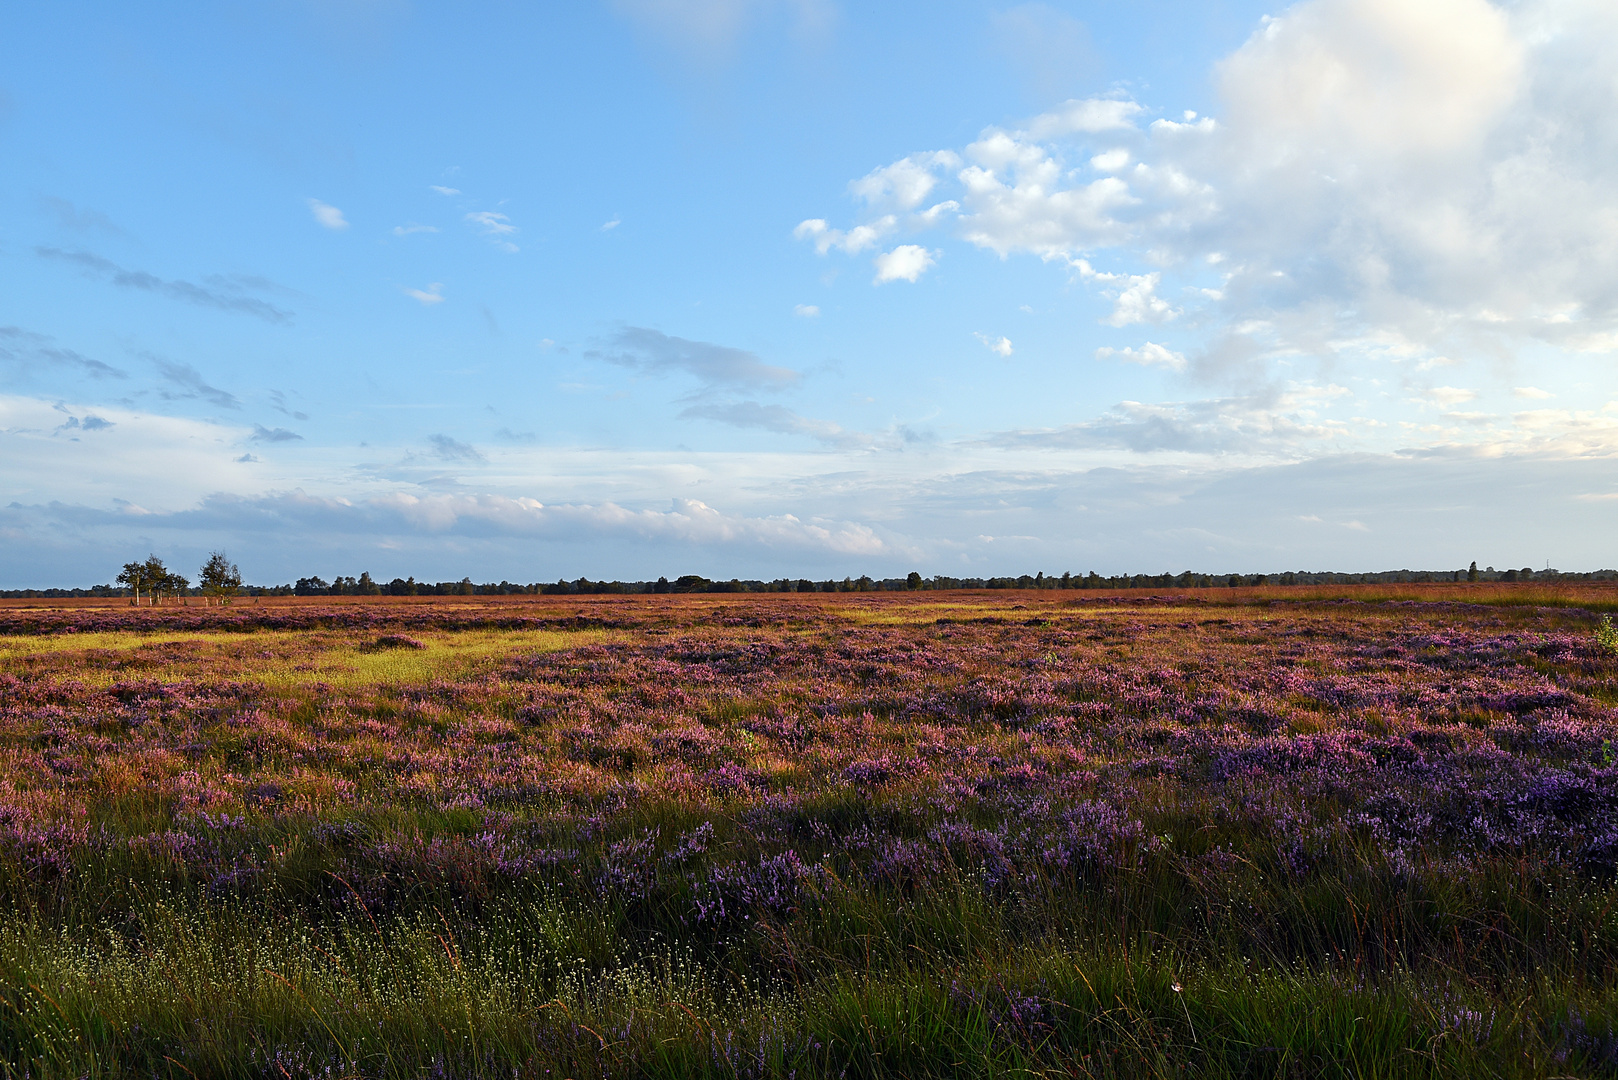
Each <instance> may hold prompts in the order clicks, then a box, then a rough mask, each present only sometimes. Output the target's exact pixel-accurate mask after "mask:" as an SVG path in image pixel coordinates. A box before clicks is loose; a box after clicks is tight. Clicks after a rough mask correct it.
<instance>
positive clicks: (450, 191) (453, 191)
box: [427, 184, 461, 195]
mask: <svg viewBox="0 0 1618 1080" xmlns="http://www.w3.org/2000/svg"><path fill="white" fill-rule="evenodd" d="M427 190H429V191H436V192H438V193H439V194H440V195H459V194H460V193H461V189H460V188H452V187H445V186H444V185H442V184H428V185H427Z"/></svg>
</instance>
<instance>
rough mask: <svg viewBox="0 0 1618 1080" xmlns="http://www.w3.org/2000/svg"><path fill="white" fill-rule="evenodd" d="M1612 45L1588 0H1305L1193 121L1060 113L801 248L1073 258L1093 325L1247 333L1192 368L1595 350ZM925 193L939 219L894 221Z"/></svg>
mask: <svg viewBox="0 0 1618 1080" xmlns="http://www.w3.org/2000/svg"><path fill="white" fill-rule="evenodd" d="M1612 40H1618V8H1614V7H1613V6H1612V5H1610V4H1599V3H1580V2H1576V0H1525V2H1523V3H1521V4H1515V5H1511V6H1497V5H1493V4H1490V3H1488V2H1486V0H1432V2H1431V3H1422V4H1408V3H1401V2H1399V0H1304V2H1302V3H1298V4H1295V5H1293V6H1292V7H1289V8H1287V9H1285V10H1284V11H1283V12H1282V13H1281V14H1280V15H1279V16H1277V17H1275V18H1270V19H1266V20H1265V21H1264V23H1263V24H1262V25H1261V26H1260V27H1259V28H1258V30H1257V31H1256V32H1255V33H1254V34H1253V35H1252V37H1251V38H1250V39H1249V40H1248V41H1247V42H1246V43H1244V44H1243V45H1242V46H1241V47H1240V48H1238V49H1237V50H1236V51H1235V52H1233V53H1232V54H1231V55H1230V56H1228V57H1227V58H1226V59H1225V60H1224V61H1223V62H1221V63H1220V64H1219V65H1218V67H1217V69H1216V71H1215V72H1214V75H1215V81H1216V84H1217V86H1218V88H1219V92H1220V97H1221V101H1222V106H1221V109H1220V113H1219V115H1218V116H1217V117H1198V116H1197V115H1196V114H1195V113H1191V112H1185V113H1179V114H1176V115H1175V116H1174V117H1172V118H1170V117H1164V116H1159V117H1156V118H1155V119H1154V118H1153V117H1152V113H1151V111H1150V110H1148V109H1147V108H1145V107H1144V106H1143V105H1141V104H1140V103H1138V102H1134V101H1131V100H1128V99H1127V98H1123V97H1104V98H1090V99H1083V100H1074V101H1070V102H1067V103H1066V104H1064V105H1062V106H1060V107H1058V108H1056V109H1053V110H1051V111H1050V112H1047V113H1045V114H1043V115H1040V116H1037V117H1034V118H1032V119H1031V120H1029V121H1027V122H1026V123H1023V124H1020V125H1016V126H1014V127H1006V128H999V127H996V128H989V129H986V130H985V131H983V132H982V133H981V134H980V135H979V136H978V138H977V139H976V140H975V141H972V142H971V143H969V144H967V145H965V146H962V147H959V148H941V149H936V150H929V151H924V152H922V153H912V154H908V155H906V156H905V157H903V158H900V159H898V160H896V161H894V162H893V163H892V164H890V165H887V166H883V167H881V168H878V169H875V170H872V171H871V172H870V173H868V174H867V175H866V176H865V177H863V178H861V179H859V180H856V181H854V182H853V184H852V185H851V187H852V189H853V194H854V196H855V200H856V202H857V203H858V204H859V205H861V206H863V207H865V208H866V209H867V210H868V211H869V212H870V213H871V214H872V215H874V216H873V217H871V218H869V219H868V220H866V221H865V222H856V223H855V224H854V225H852V226H840V225H836V224H834V223H833V222H831V221H829V220H826V219H820V218H816V219H811V220H812V221H813V222H815V223H817V224H816V225H815V226H814V227H813V228H812V229H810V230H806V233H808V234H811V235H812V236H813V237H814V238H815V239H816V243H817V246H818V245H820V244H821V243H822V242H825V246H824V247H822V248H821V250H823V251H829V250H832V249H834V248H838V243H839V240H840V238H844V237H848V236H850V235H852V234H853V233H854V231H855V230H857V229H860V228H862V227H877V228H879V229H881V230H882V236H883V237H884V238H886V237H888V236H890V235H892V234H896V233H900V232H902V231H905V230H908V231H910V232H912V233H917V232H926V231H930V230H943V231H945V232H947V233H948V234H950V235H953V236H954V237H956V238H958V239H960V240H963V241H965V242H967V243H970V244H973V245H976V246H978V247H981V248H984V249H986V250H989V251H993V252H995V253H996V254H998V255H1001V256H1003V257H1010V256H1013V255H1018V254H1030V255H1034V256H1037V257H1039V258H1042V259H1046V260H1051V261H1054V262H1057V263H1059V264H1061V265H1067V266H1072V267H1075V268H1077V269H1080V270H1081V277H1083V279H1084V280H1086V281H1087V283H1089V284H1091V285H1092V286H1093V287H1095V288H1096V289H1097V291H1099V292H1102V293H1103V294H1104V295H1105V296H1106V297H1107V298H1109V299H1111V300H1112V301H1113V311H1112V313H1111V315H1110V316H1109V317H1108V318H1106V319H1105V320H1104V321H1105V322H1107V323H1109V324H1111V325H1116V326H1126V325H1134V324H1139V323H1160V322H1163V321H1166V320H1168V319H1171V318H1175V317H1177V316H1180V315H1185V316H1186V317H1187V318H1188V319H1189V318H1190V317H1191V314H1192V313H1193V312H1194V314H1195V319H1194V320H1193V321H1194V323H1195V325H1196V327H1197V332H1198V333H1200V334H1202V335H1204V336H1205V338H1206V339H1207V340H1208V341H1210V343H1212V342H1215V341H1217V340H1218V339H1220V338H1221V337H1226V338H1234V337H1241V338H1245V339H1246V340H1247V341H1248V342H1250V345H1249V346H1247V347H1246V348H1245V359H1243V360H1241V361H1240V362H1236V361H1234V360H1233V359H1232V357H1234V355H1235V353H1234V352H1233V351H1232V350H1231V349H1224V350H1221V349H1217V348H1214V347H1212V344H1210V347H1209V348H1208V349H1206V350H1203V351H1202V352H1199V353H1198V357H1199V359H1198V360H1197V361H1196V362H1195V363H1194V364H1193V366H1194V367H1196V368H1198V370H1199V373H1201V374H1205V375H1212V376H1223V375H1237V374H1244V373H1245V374H1249V375H1250V374H1251V373H1252V371H1251V369H1253V368H1254V367H1255V366H1259V367H1262V366H1263V365H1264V364H1266V363H1268V362H1269V361H1271V360H1274V359H1275V358H1278V357H1283V356H1286V355H1294V356H1295V355H1298V354H1306V355H1313V356H1321V357H1350V358H1355V357H1365V358H1374V357H1377V356H1383V355H1386V354H1387V351H1388V349H1389V348H1398V349H1402V350H1405V351H1406V353H1407V354H1408V355H1409V357H1410V359H1412V360H1413V361H1418V362H1433V363H1436V362H1437V359H1438V358H1441V357H1446V356H1448V357H1453V356H1457V355H1462V356H1475V355H1480V354H1488V355H1495V356H1500V355H1507V354H1510V353H1511V352H1512V351H1514V350H1515V349H1517V348H1519V347H1522V346H1524V345H1526V344H1528V343H1531V342H1545V343H1549V344H1551V345H1554V346H1558V347H1561V348H1563V349H1566V350H1568V352H1569V354H1571V353H1572V352H1573V351H1595V352H1611V351H1615V350H1618V188H1615V187H1614V186H1613V185H1612V184H1611V183H1610V180H1609V178H1610V177H1611V176H1612V175H1614V174H1615V173H1618V91H1615V90H1614V88H1613V84H1612V81H1611V78H1610V58H1609V57H1607V56H1606V50H1605V49H1604V48H1603V47H1602V45H1601V44H1600V43H1603V42H1610V41H1612ZM957 161H958V162H959V165H958V166H957V165H956V162H957ZM927 200H941V201H940V202H939V203H938V205H944V204H945V203H949V204H953V205H954V207H955V209H954V210H951V211H949V212H947V213H945V212H941V213H940V214H938V215H936V216H935V217H934V218H932V219H929V220H922V218H921V216H920V215H918V214H916V213H913V212H907V211H906V210H905V207H906V206H907V205H909V206H919V205H921V202H922V201H927ZM895 215H897V216H896V217H895V219H894V220H893V221H892V222H891V223H888V222H887V221H886V218H888V217H894V216H895ZM879 222H881V223H882V224H880V225H878V224H877V223H879ZM839 250H840V249H839ZM1081 263H1082V266H1081V265H1080V264H1081ZM1142 264H1145V265H1142ZM1086 267H1087V268H1089V269H1090V270H1091V271H1092V272H1091V273H1088V274H1086V273H1084V268H1086ZM1171 281H1172V283H1173V285H1174V291H1173V292H1172V293H1171V292H1169V289H1168V286H1169V284H1170V282H1171ZM1170 295H1172V296H1174V297H1175V299H1173V300H1170V299H1168V298H1167V297H1168V296H1170ZM1181 297H1184V298H1185V301H1184V302H1182V301H1181V299H1180V298H1181ZM1203 357H1206V358H1207V360H1208V364H1209V365H1211V366H1208V367H1207V369H1206V370H1203V365H1204V360H1203V359H1202V358H1203Z"/></svg>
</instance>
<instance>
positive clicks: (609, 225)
mask: <svg viewBox="0 0 1618 1080" xmlns="http://www.w3.org/2000/svg"><path fill="white" fill-rule="evenodd" d="M623 223H624V219H623V218H621V217H618V216H617V215H616V214H614V215H613V218H612V220H611V221H604V222H602V223H601V231H602V232H611V231H612V230H613V229H616V228H617V227H618V226H620V225H622V224H623Z"/></svg>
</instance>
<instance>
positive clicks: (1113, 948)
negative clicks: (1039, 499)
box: [0, 583, 1618, 1078]
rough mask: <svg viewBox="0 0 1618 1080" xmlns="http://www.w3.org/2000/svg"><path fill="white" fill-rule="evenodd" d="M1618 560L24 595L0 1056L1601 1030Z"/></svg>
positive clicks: (641, 1068) (1194, 1042) (1364, 1042)
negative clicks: (1053, 585) (386, 590)
mask: <svg viewBox="0 0 1618 1080" xmlns="http://www.w3.org/2000/svg"><path fill="white" fill-rule="evenodd" d="M1615 601H1618V592H1615V591H1614V590H1612V589H1611V587H1610V586H1609V587H1606V588H1605V589H1603V588H1600V587H1597V586H1593V585H1592V586H1587V587H1584V588H1583V589H1581V590H1580V589H1572V588H1567V587H1563V588H1560V589H1557V588H1555V587H1552V586H1548V585H1547V586H1539V585H1533V586H1531V585H1524V584H1509V585H1508V584H1503V583H1495V584H1483V583H1479V584H1477V585H1472V586H1468V585H1464V584H1463V585H1460V586H1404V585H1401V586H1388V587H1374V588H1373V587H1369V586H1356V587H1350V588H1347V589H1343V588H1336V587H1331V588H1328V587H1325V586H1321V587H1318V588H1316V589H1313V590H1306V589H1301V588H1284V587H1274V586H1272V587H1266V588H1253V587H1248V588H1243V589H1236V590H1231V589H1219V590H1199V591H1195V592H1180V593H1168V592H1164V593H1158V594H1140V593H1126V594H1107V593H1102V592H1095V593H1092V594H1088V595H1083V596H1075V595H1074V594H1073V593H1071V592H1067V593H1064V592H1062V591H1059V590H1041V591H1020V592H1012V591H999V592H978V593H963V592H931V593H928V592H916V591H910V592H888V593H866V594H858V593H856V594H854V595H847V594H838V595H814V596H747V597H732V596H707V595H686V596H674V595H663V596H658V595H652V596H595V597H591V596H585V597H578V596H574V597H569V598H561V597H554V596H553V597H544V596H539V597H477V596H470V597H467V596H462V597H444V598H433V599H427V598H421V597H416V598H409V597H405V598H383V599H375V600H362V601H348V602H342V603H339V602H337V601H334V600H330V599H322V598H302V599H300V598H287V599H276V598H265V599H264V600H263V601H262V602H260V603H253V604H245V603H240V602H238V603H237V604H235V605H231V606H225V607H200V606H193V607H179V606H176V605H168V606H160V607H155V608H153V607H140V608H135V607H130V606H128V604H127V603H125V602H123V601H81V602H67V603H63V604H54V605H52V604H40V603H31V604H23V603H19V602H12V604H11V606H6V607H0V904H3V905H4V906H5V910H6V918H5V919H4V921H3V923H0V1075H3V1076H7V1077H21V1076H29V1077H79V1076H93V1077H114V1076H141V1077H147V1076H165V1077H175V1078H180V1077H206V1076H243V1077H246V1076H258V1077H286V1078H297V1077H315V1076H320V1077H339V1076H355V1077H360V1076H363V1077H383V1076H387V1077H395V1076H397V1077H407V1076H408V1077H417V1076H468V1077H470V1076H480V1077H510V1076H519V1077H536V1078H537V1077H547V1076H550V1077H567V1076H571V1077H606V1076H622V1077H628V1076H669V1077H674V1076H682V1077H683V1076H716V1077H718V1076H723V1077H740V1076H746V1077H756V1076H757V1077H761V1076H780V1077H788V1076H804V1077H809V1076H823V1075H830V1076H838V1075H848V1076H878V1075H887V1076H926V1075H937V1076H1000V1075H1025V1076H1208V1077H1226V1076H1344V1077H1348V1076H1353V1077H1368V1076H1401V1077H1402V1076H1434V1077H1436V1076H1456V1077H1460V1076H1467V1077H1472V1076H1524V1077H1527V1076H1546V1075H1581V1076H1582V1075H1592V1076H1594V1075H1613V1074H1615V1073H1618V1029H1615V1020H1618V713H1615V712H1614V705H1615V703H1618V682H1615V679H1618V653H1615V651H1614V649H1613V647H1612V646H1613V645H1615V644H1618V635H1615V634H1614V632H1613V631H1612V630H1611V623H1610V622H1606V623H1603V622H1602V621H1601V619H1600V618H1599V616H1598V612H1600V611H1602V610H1609V611H1610V610H1612V609H1613V608H1614V607H1615V606H1618V605H1615ZM1603 627H1606V629H1605V630H1604V629H1603Z"/></svg>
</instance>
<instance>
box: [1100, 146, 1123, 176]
mask: <svg viewBox="0 0 1618 1080" xmlns="http://www.w3.org/2000/svg"><path fill="white" fill-rule="evenodd" d="M1128 164H1129V151H1128V150H1125V149H1124V148H1123V147H1121V146H1118V147H1114V148H1113V149H1111V150H1108V151H1107V152H1106V153H1104V154H1097V155H1096V156H1095V157H1093V158H1091V159H1090V165H1091V167H1092V168H1094V169H1096V170H1098V171H1100V172H1110V173H1115V172H1117V171H1118V170H1119V169H1122V168H1123V167H1124V166H1125V165H1128Z"/></svg>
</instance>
